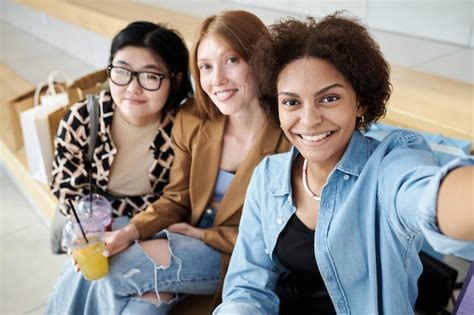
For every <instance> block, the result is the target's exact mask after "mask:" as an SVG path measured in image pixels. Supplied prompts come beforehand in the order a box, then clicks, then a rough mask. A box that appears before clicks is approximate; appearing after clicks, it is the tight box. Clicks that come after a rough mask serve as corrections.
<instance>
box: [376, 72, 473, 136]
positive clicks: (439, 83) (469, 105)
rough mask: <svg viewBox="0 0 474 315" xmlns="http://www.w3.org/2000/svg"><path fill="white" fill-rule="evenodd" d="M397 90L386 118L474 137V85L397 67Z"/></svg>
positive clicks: (401, 123) (394, 92)
mask: <svg viewBox="0 0 474 315" xmlns="http://www.w3.org/2000/svg"><path fill="white" fill-rule="evenodd" d="M391 79H392V84H393V93H392V97H391V99H390V101H389V104H388V110H387V116H386V118H385V119H384V120H382V122H385V123H388V124H392V125H398V126H402V127H407V128H413V129H417V130H421V131H427V132H431V133H435V134H442V135H445V136H450V137H455V138H459V139H464V140H469V141H471V142H473V141H474V103H473V101H474V86H473V85H472V84H469V83H464V82H460V81H455V80H451V79H448V78H443V77H439V76H435V75H431V74H427V73H423V72H418V71H415V70H412V69H407V68H403V67H393V69H392V74H391Z"/></svg>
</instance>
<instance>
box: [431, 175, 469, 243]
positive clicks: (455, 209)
mask: <svg viewBox="0 0 474 315" xmlns="http://www.w3.org/2000/svg"><path fill="white" fill-rule="evenodd" d="M437 209H438V212H437V217H438V226H439V228H440V230H441V232H443V234H445V235H447V236H450V237H452V238H455V239H458V240H465V241H474V166H465V167H460V168H457V169H454V170H452V171H451V172H450V173H449V174H448V175H447V176H446V177H445V178H444V180H443V181H442V183H441V185H440V189H439V193H438V208H437Z"/></svg>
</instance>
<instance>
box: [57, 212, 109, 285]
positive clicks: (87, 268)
mask: <svg viewBox="0 0 474 315" xmlns="http://www.w3.org/2000/svg"><path fill="white" fill-rule="evenodd" d="M81 224H82V227H83V229H84V233H85V235H86V238H87V240H86V239H85V238H84V236H83V234H82V231H81V228H80V226H79V224H78V223H77V222H75V221H71V220H70V221H68V222H67V223H66V225H65V227H64V229H63V242H64V245H65V246H66V247H67V248H69V249H70V250H71V252H72V255H73V256H74V259H75V260H76V262H77V264H78V266H79V268H80V269H81V272H82V275H83V276H84V278H85V279H87V280H90V281H92V280H97V279H100V278H102V277H104V276H106V275H107V274H108V273H109V263H108V260H107V257H105V256H104V255H102V253H103V252H104V250H105V244H104V240H103V236H104V226H103V225H102V223H101V222H100V221H97V220H95V219H85V218H83V219H81Z"/></svg>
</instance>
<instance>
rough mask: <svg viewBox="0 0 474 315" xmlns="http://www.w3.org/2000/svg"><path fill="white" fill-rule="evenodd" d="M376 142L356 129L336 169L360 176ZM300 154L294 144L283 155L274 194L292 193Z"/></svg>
mask: <svg viewBox="0 0 474 315" xmlns="http://www.w3.org/2000/svg"><path fill="white" fill-rule="evenodd" d="M375 143H377V141H376V140H373V139H370V138H367V137H365V136H364V135H363V134H362V133H361V132H360V131H358V130H355V131H354V132H353V133H352V136H351V139H350V141H349V144H348V145H347V148H346V150H345V151H344V154H343V155H342V158H341V159H340V160H339V162H338V163H337V165H336V167H335V169H337V170H339V171H341V172H344V173H346V174H350V175H353V176H359V174H360V173H361V172H362V169H363V168H364V165H365V164H366V163H367V160H368V159H369V157H370V155H371V154H372V152H373V151H374V147H375ZM298 154H299V151H298V149H297V148H296V147H295V146H293V147H292V148H291V150H290V151H289V152H288V153H285V154H283V155H282V162H283V165H282V168H281V170H282V174H281V176H280V177H279V180H278V181H275V182H274V183H273V188H272V190H271V191H272V194H273V195H274V196H283V195H289V194H291V168H292V165H293V161H294V160H295V158H296V157H297V156H298Z"/></svg>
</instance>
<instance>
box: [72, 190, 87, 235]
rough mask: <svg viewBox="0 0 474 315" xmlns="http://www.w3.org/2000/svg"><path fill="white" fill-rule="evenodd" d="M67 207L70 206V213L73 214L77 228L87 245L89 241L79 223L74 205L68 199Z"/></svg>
mask: <svg viewBox="0 0 474 315" xmlns="http://www.w3.org/2000/svg"><path fill="white" fill-rule="evenodd" d="M69 205H70V206H71V210H72V213H73V214H74V217H75V218H76V221H77V223H78V224H79V228H80V229H81V233H82V236H83V237H84V239H85V240H86V243H89V240H88V239H87V237H86V233H85V232H84V228H83V227H82V224H81V221H79V216H78V215H77V212H76V208H74V205H73V204H72V202H71V199H69Z"/></svg>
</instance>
